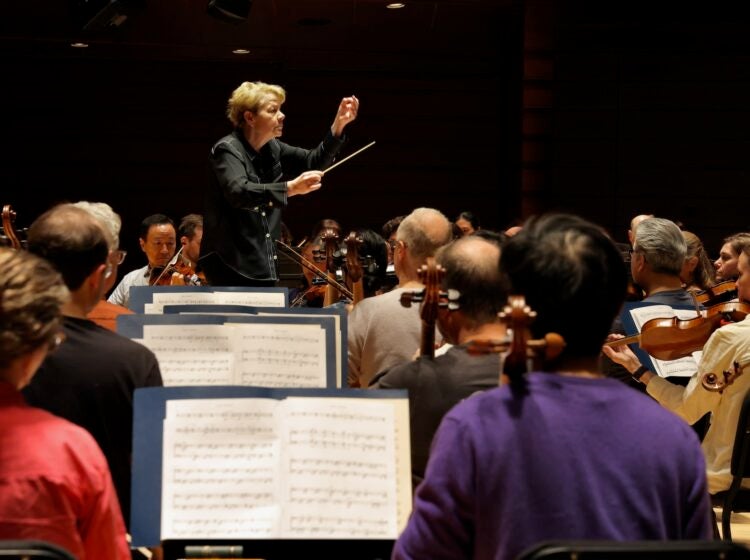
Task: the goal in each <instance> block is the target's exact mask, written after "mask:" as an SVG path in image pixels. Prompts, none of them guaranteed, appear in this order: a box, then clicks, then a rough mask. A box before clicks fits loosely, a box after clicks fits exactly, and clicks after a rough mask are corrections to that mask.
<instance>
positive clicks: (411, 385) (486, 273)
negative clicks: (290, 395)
mask: <svg viewBox="0 0 750 560" xmlns="http://www.w3.org/2000/svg"><path fill="white" fill-rule="evenodd" d="M435 258H436V260H437V262H438V264H440V265H441V266H442V267H443V268H444V269H445V276H444V277H443V282H442V286H441V289H442V290H449V289H450V290H457V291H458V292H459V293H460V300H459V305H460V307H459V308H458V309H457V310H455V311H449V310H448V309H446V308H439V309H438V316H437V317H438V319H437V326H438V328H439V329H440V332H441V333H442V335H443V340H446V341H448V342H449V343H450V344H452V345H453V346H451V348H450V350H448V351H447V352H446V353H445V354H443V355H441V356H437V357H435V358H434V359H433V358H423V357H421V358H418V359H417V360H415V361H412V362H407V363H405V364H401V365H397V366H395V367H393V368H391V369H389V370H386V371H385V372H382V373H381V374H379V375H378V376H376V377H375V378H374V379H373V381H372V382H371V383H370V387H373V388H380V389H408V390H409V422H410V429H411V439H410V441H411V471H412V480H413V482H414V487H415V488H416V485H417V484H418V483H419V482H421V480H422V479H423V478H424V469H425V467H426V465H427V457H428V456H429V451H430V443H431V442H432V437H433V436H434V435H435V431H436V430H437V427H438V425H439V424H440V420H441V419H442V418H443V416H444V415H445V413H446V412H448V410H450V409H451V407H453V405H455V404H456V403H458V402H459V401H461V400H463V399H464V398H466V397H468V396H470V395H472V394H473V393H475V392H477V391H483V390H485V389H489V388H491V387H496V386H497V383H498V378H499V375H500V359H499V357H498V354H496V353H486V354H476V355H473V354H470V353H469V351H468V344H469V343H470V342H472V341H479V340H486V341H499V340H503V339H505V336H506V328H505V325H503V324H501V323H500V322H499V321H498V317H497V314H498V313H499V312H500V311H501V310H502V309H503V306H504V305H505V303H506V301H507V294H506V293H505V289H504V287H503V286H502V284H501V278H500V269H499V268H498V261H499V260H500V246H499V245H498V244H496V243H493V242H491V241H487V240H485V239H482V238H480V237H479V236H474V235H470V236H466V237H462V238H461V239H459V240H457V241H454V242H453V243H451V244H450V245H446V246H445V247H443V248H441V249H440V250H438V252H437V254H436V255H435Z"/></svg>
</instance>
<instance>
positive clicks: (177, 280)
mask: <svg viewBox="0 0 750 560" xmlns="http://www.w3.org/2000/svg"><path fill="white" fill-rule="evenodd" d="M182 249H183V248H182V247H180V250H179V251H177V253H176V254H175V256H174V257H172V258H171V260H170V261H169V262H168V263H167V266H164V267H161V266H155V267H154V268H152V269H151V273H150V276H149V280H148V285H149V286H201V285H203V281H202V280H201V277H200V276H198V275H197V274H196V273H195V269H194V268H193V266H192V265H191V264H190V263H189V262H188V261H186V260H185V259H183V258H182ZM204 280H205V278H204Z"/></svg>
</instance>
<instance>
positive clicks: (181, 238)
mask: <svg viewBox="0 0 750 560" xmlns="http://www.w3.org/2000/svg"><path fill="white" fill-rule="evenodd" d="M188 243H190V240H189V239H188V238H187V235H183V236H182V237H180V245H182V246H183V247H184V246H185V245H187V244H188Z"/></svg>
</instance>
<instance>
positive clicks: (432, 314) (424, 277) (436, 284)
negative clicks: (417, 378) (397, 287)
mask: <svg viewBox="0 0 750 560" xmlns="http://www.w3.org/2000/svg"><path fill="white" fill-rule="evenodd" d="M417 274H418V275H419V280H420V281H421V282H422V284H424V288H422V289H421V290H416V291H412V292H404V293H402V294H401V298H400V301H401V305H403V306H404V307H411V304H412V303H415V302H419V303H420V304H421V305H420V308H419V317H420V319H421V320H422V336H421V340H420V350H419V354H420V356H426V357H428V358H434V357H435V323H436V322H437V315H438V309H439V308H447V309H448V310H449V311H454V310H456V309H458V299H459V297H460V294H459V293H458V292H457V291H456V290H448V291H447V292H446V291H441V290H440V284H441V283H442V281H443V277H444V276H445V269H444V268H443V267H442V266H440V265H439V264H437V262H436V261H435V259H434V257H429V258H428V259H427V263H426V264H423V265H422V266H421V267H420V268H419V270H418V271H417Z"/></svg>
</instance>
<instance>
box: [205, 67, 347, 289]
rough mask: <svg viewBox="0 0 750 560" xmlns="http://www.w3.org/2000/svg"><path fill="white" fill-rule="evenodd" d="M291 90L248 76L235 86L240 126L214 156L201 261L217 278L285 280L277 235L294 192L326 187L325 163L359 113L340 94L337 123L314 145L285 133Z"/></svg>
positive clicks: (215, 281)
mask: <svg viewBox="0 0 750 560" xmlns="http://www.w3.org/2000/svg"><path fill="white" fill-rule="evenodd" d="M285 100H286V92H285V91H284V89H283V88H282V87H280V86H278V85H271V84H266V83H262V82H243V83H242V84H240V86H239V87H238V88H237V89H235V90H234V92H232V95H231V97H230V99H229V103H228V107H227V116H228V118H229V121H230V122H231V123H232V126H233V127H234V132H232V133H231V134H229V135H227V136H225V137H223V138H222V139H220V140H219V141H218V142H217V143H216V144H214V146H213V148H212V149H211V154H210V157H209V163H210V171H211V172H210V173H209V181H210V184H209V189H208V191H207V192H206V198H205V210H204V212H203V216H204V220H205V223H204V237H203V242H202V246H201V266H202V267H203V271H204V273H205V274H206V278H207V279H208V282H209V283H210V284H211V285H214V286H274V285H276V282H277V281H278V280H279V276H278V270H277V263H276V260H277V255H276V240H278V239H279V238H280V236H281V209H282V208H283V207H284V206H286V205H287V202H288V199H289V197H292V196H297V195H306V194H309V193H311V192H314V191H316V190H318V189H320V188H321V186H322V179H323V172H322V171H323V170H325V169H326V168H327V167H329V166H330V165H331V164H332V163H333V160H334V157H335V156H336V154H337V153H338V151H339V150H340V149H341V147H342V145H343V143H344V136H343V135H344V128H345V127H346V126H347V125H348V124H349V123H351V122H352V121H354V119H356V118H357V112H358V110H359V100H358V99H357V98H356V97H354V96H351V97H345V98H343V99H342V100H341V102H340V103H339V106H338V110H337V112H336V116H335V117H334V119H333V124H332V125H331V127H330V130H329V131H328V132H327V133H326V136H325V138H324V139H323V141H322V142H321V143H320V144H319V145H318V146H317V147H316V148H315V149H313V150H306V149H303V148H298V147H295V146H290V145H289V144H285V143H284V142H281V141H280V140H278V138H279V137H280V136H281V135H282V132H283V129H284V124H285V120H284V119H285V116H284V113H283V112H282V111H281V107H282V105H283V103H284V101H285Z"/></svg>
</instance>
